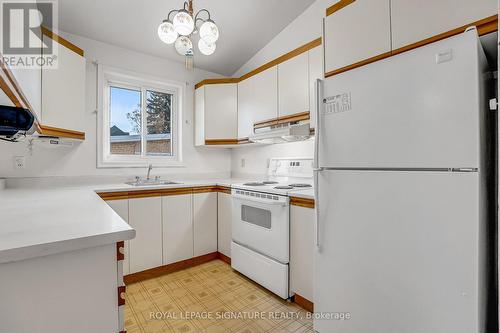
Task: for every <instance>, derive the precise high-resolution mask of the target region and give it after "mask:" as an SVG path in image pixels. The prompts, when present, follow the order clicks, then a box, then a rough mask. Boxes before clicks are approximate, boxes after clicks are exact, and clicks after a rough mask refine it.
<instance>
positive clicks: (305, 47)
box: [240, 37, 321, 81]
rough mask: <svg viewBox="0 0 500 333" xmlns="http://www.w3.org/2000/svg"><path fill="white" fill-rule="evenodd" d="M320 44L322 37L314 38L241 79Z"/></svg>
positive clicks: (242, 77) (243, 77)
mask: <svg viewBox="0 0 500 333" xmlns="http://www.w3.org/2000/svg"><path fill="white" fill-rule="evenodd" d="M320 45H321V37H320V38H316V39H315V40H313V41H311V42H309V43H306V44H304V45H302V46H299V47H298V48H296V49H295V50H292V51H290V52H288V53H286V54H284V55H282V56H280V57H278V58H276V59H274V60H272V61H270V62H268V63H266V64H264V65H262V66H260V67H258V68H256V69H254V70H253V71H251V72H249V73H247V74H245V75H243V76H241V77H240V81H243V80H246V79H248V78H250V77H252V76H254V75H257V74H259V73H261V72H263V71H265V70H267V69H269V68H271V67H274V66H276V65H279V64H281V63H282V62H285V61H287V60H290V59H292V58H294V57H296V56H298V55H300V54H302V53H304V52H307V51H309V50H311V49H313V48H315V47H316V46H320Z"/></svg>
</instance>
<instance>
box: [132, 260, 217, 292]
mask: <svg viewBox="0 0 500 333" xmlns="http://www.w3.org/2000/svg"><path fill="white" fill-rule="evenodd" d="M218 258H219V254H218V252H212V253H209V254H205V255H202V256H199V257H194V258H190V259H186V260H182V261H179V262H175V263H172V264H168V265H164V266H160V267H155V268H151V269H148V270H145V271H142V272H137V273H133V274H129V275H125V276H124V277H123V281H124V282H125V284H126V285H127V284H131V283H135V282H139V281H144V280H148V279H153V278H156V277H159V276H162V275H165V274H169V273H173V272H177V271H180V270H183V269H186V268H190V267H194V266H197V265H200V264H204V263H206V262H209V261H212V260H215V259H218Z"/></svg>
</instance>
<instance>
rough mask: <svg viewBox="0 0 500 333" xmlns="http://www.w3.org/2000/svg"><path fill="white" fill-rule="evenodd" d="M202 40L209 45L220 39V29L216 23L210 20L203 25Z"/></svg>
mask: <svg viewBox="0 0 500 333" xmlns="http://www.w3.org/2000/svg"><path fill="white" fill-rule="evenodd" d="M200 38H201V39H204V40H205V42H207V43H208V44H213V43H215V42H216V41H217V40H218V39H219V28H218V27H217V25H215V23H214V21H211V20H208V21H206V22H205V23H203V24H202V25H201V27H200Z"/></svg>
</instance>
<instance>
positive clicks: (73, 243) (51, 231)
mask: <svg viewBox="0 0 500 333" xmlns="http://www.w3.org/2000/svg"><path fill="white" fill-rule="evenodd" d="M247 180H248V179H241V178H239V179H208V180H189V181H182V180H180V181H179V183H181V184H173V185H165V186H143V187H135V186H131V185H127V184H124V183H117V184H99V185H81V186H77V187H51V188H43V187H42V188H35V189H32V188H25V187H20V188H7V189H5V190H0V211H1V212H2V214H1V215H0V264H2V263H8V262H14V261H19V260H24V259H30V258H36V257H41V256H46V255H51V254H56V253H62V252H68V251H75V250H80V249H84V248H89V247H95V246H101V245H106V244H112V243H116V242H119V241H123V240H129V239H132V238H134V237H135V230H134V229H133V228H132V227H130V226H129V225H128V224H127V223H126V222H125V221H124V220H123V219H122V218H121V217H120V216H118V214H116V213H115V212H114V211H113V210H112V209H111V208H110V207H109V206H108V205H107V204H106V202H105V201H103V200H102V199H101V198H100V197H99V195H98V193H102V192H120V191H140V190H151V189H166V188H182V187H197V186H225V187H231V185H232V184H235V183H240V182H243V181H247ZM289 195H290V196H292V197H299V198H307V199H313V198H314V194H313V191H312V190H305V191H294V192H292V193H290V194H289Z"/></svg>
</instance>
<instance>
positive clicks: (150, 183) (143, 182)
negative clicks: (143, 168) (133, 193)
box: [125, 179, 182, 186]
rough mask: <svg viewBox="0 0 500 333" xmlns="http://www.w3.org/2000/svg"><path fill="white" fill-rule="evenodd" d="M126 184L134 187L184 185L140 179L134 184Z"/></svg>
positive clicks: (167, 181)
mask: <svg viewBox="0 0 500 333" xmlns="http://www.w3.org/2000/svg"><path fill="white" fill-rule="evenodd" d="M125 184H127V185H132V186H162V185H175V184H182V183H178V182H173V181H170V180H160V179H149V180H148V179H139V180H135V181H133V182H126V183H125Z"/></svg>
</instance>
